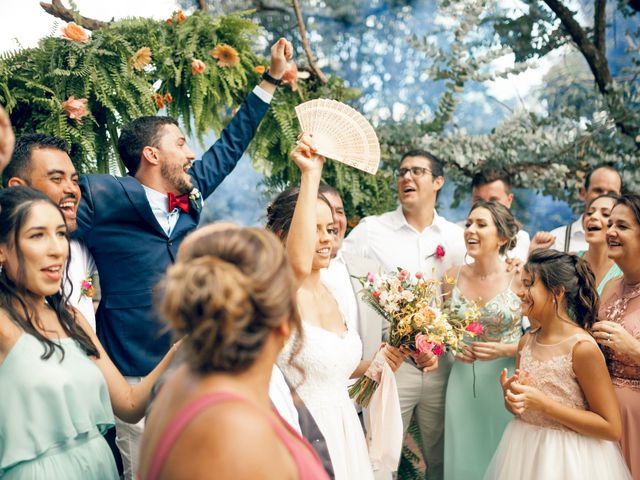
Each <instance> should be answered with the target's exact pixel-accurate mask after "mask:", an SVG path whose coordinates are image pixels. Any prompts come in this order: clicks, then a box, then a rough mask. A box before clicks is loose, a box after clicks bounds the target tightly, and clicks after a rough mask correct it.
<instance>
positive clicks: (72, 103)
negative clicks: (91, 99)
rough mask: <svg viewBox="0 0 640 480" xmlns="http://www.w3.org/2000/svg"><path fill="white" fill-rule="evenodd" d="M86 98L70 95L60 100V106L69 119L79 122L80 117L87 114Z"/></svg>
mask: <svg viewBox="0 0 640 480" xmlns="http://www.w3.org/2000/svg"><path fill="white" fill-rule="evenodd" d="M87 103H88V100H87V99H86V98H75V97H74V96H73V95H71V96H70V97H69V98H67V100H66V101H64V102H62V108H64V110H65V112H66V114H67V116H68V117H69V118H70V119H71V120H75V121H76V122H79V121H80V120H82V117H86V116H87V115H89V110H88V109H87Z"/></svg>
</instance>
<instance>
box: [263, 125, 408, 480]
mask: <svg viewBox="0 0 640 480" xmlns="http://www.w3.org/2000/svg"><path fill="white" fill-rule="evenodd" d="M314 153H315V151H314V149H313V147H312V139H311V137H310V136H309V135H307V134H305V135H304V136H303V137H302V138H301V139H300V141H299V142H298V146H297V147H296V149H295V150H294V151H293V152H292V153H291V158H292V159H293V161H294V162H295V163H296V164H297V165H298V167H299V168H300V171H301V174H302V175H301V183H300V189H299V191H298V189H290V190H287V191H285V192H282V193H281V194H280V195H279V196H278V197H277V198H276V199H275V200H274V202H273V203H272V204H271V206H270V207H269V209H268V210H267V216H268V219H267V228H269V229H270V230H272V231H273V232H275V233H276V234H277V235H279V236H280V238H282V240H283V241H284V242H285V243H286V248H287V254H288V256H289V262H290V264H291V267H292V269H293V272H294V275H295V277H296V279H297V281H298V285H299V288H298V292H297V301H298V311H299V313H300V316H301V318H302V325H303V334H304V338H303V339H302V342H300V341H299V340H300V339H296V338H292V339H290V341H289V342H288V344H287V345H286V347H285V348H284V350H283V352H282V354H281V355H280V359H279V360H278V366H279V367H280V368H281V370H282V371H283V373H284V374H285V376H287V378H288V380H289V381H290V383H291V384H292V385H293V386H294V387H296V388H297V393H298V394H299V395H300V397H301V398H302V400H303V401H304V403H305V405H306V406H307V408H308V409H309V411H310V412H311V414H312V415H313V418H314V419H315V421H316V423H317V424H318V427H319V428H320V431H321V432H322V434H323V435H324V437H325V439H326V441H327V447H328V450H329V455H330V457H331V462H332V464H333V469H334V472H335V478H336V480H368V479H373V471H372V467H371V461H370V460H369V454H368V451H367V444H366V441H365V438H364V434H363V431H362V426H361V424H360V421H359V419H358V415H357V413H356V410H355V407H354V405H353V402H352V401H351V400H350V399H349V395H348V392H347V388H348V384H349V379H350V378H358V377H360V376H361V375H362V374H363V373H364V372H365V371H366V369H367V367H368V366H369V363H370V362H368V361H361V360H360V359H361V357H362V342H361V340H360V337H359V335H358V332H357V330H356V327H355V325H349V324H347V323H346V322H345V319H344V318H345V317H344V315H342V313H341V312H340V308H339V306H338V303H337V302H336V300H335V298H334V297H333V295H332V294H331V293H330V291H329V290H328V288H327V287H326V286H325V285H324V284H323V283H322V282H321V280H320V269H322V268H326V267H327V266H328V265H329V261H330V256H331V246H332V242H333V236H334V234H335V231H334V230H335V229H334V226H333V218H332V211H331V207H330V205H329V203H328V202H327V201H326V199H324V198H323V197H319V196H318V187H319V184H320V178H321V175H322V166H323V164H324V158H322V157H319V156H316V155H315V154H314ZM383 351H384V354H385V358H386V359H387V362H388V363H389V365H390V366H391V367H392V369H393V370H396V369H397V368H398V367H399V366H400V364H401V363H402V359H403V358H402V355H401V354H400V352H399V351H397V350H396V349H393V348H391V347H389V346H385V347H384V350H383Z"/></svg>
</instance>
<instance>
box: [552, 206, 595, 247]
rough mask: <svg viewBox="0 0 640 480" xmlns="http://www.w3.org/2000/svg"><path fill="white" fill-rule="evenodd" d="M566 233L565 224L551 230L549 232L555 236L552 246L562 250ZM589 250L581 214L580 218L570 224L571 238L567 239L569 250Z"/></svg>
mask: <svg viewBox="0 0 640 480" xmlns="http://www.w3.org/2000/svg"><path fill="white" fill-rule="evenodd" d="M566 233H567V226H566V225H563V226H562V227H558V228H556V229H554V230H551V234H552V235H554V236H555V237H556V243H554V244H553V248H555V249H556V250H559V251H560V252H563V251H564V237H565V235H566ZM586 250H589V244H588V243H587V241H586V240H585V237H584V228H582V215H580V218H578V220H576V221H575V222H573V223H572V224H571V239H570V240H569V252H574V253H575V252H580V251H586Z"/></svg>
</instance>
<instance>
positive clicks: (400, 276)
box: [398, 270, 409, 282]
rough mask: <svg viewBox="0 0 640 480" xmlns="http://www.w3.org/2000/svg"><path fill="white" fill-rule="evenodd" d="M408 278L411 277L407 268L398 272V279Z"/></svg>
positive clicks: (402, 280)
mask: <svg viewBox="0 0 640 480" xmlns="http://www.w3.org/2000/svg"><path fill="white" fill-rule="evenodd" d="M407 278H409V272H407V271H406V270H400V273H398V280H400V281H401V282H404V281H405V280H406V279H407Z"/></svg>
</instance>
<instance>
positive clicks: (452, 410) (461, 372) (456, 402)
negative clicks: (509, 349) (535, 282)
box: [444, 284, 522, 480]
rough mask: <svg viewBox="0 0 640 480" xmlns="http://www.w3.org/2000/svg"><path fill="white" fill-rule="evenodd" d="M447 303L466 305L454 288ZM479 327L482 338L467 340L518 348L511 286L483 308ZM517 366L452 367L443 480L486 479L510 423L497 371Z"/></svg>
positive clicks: (504, 362)
mask: <svg viewBox="0 0 640 480" xmlns="http://www.w3.org/2000/svg"><path fill="white" fill-rule="evenodd" d="M451 298H452V305H455V308H459V309H460V310H461V311H464V310H465V308H466V307H467V306H468V301H467V300H466V299H465V298H464V297H463V296H462V295H461V293H460V290H459V289H458V287H457V285H456V286H454V287H453V290H452V292H451ZM480 322H481V323H482V326H483V327H484V331H483V333H482V335H480V336H478V337H476V338H474V339H469V341H476V342H502V343H517V342H518V341H519V340H520V337H521V336H522V325H521V323H522V313H521V311H520V299H519V298H518V296H517V295H516V294H515V293H514V292H513V291H512V290H511V284H509V287H508V288H507V289H506V290H505V291H503V292H501V293H499V294H498V295H496V296H495V297H493V298H492V299H491V300H490V301H489V302H487V303H486V304H485V306H484V307H483V308H482V311H481V317H480ZM515 366H516V360H515V358H497V359H495V360H490V361H486V362H483V361H479V360H478V361H476V362H474V363H473V364H468V363H463V362H455V363H454V365H453V368H452V369H451V376H450V377H449V383H448V385H447V396H446V403H445V424H444V425H445V426H444V478H445V480H474V479H482V477H483V476H484V472H485V470H486V469H487V467H488V466H489V462H490V461H491V458H492V457H493V454H494V453H495V451H496V449H497V448H498V444H499V443H500V440H501V438H502V433H503V431H504V429H505V428H506V427H507V424H508V423H509V422H510V421H511V418H512V415H511V414H510V413H509V412H508V411H507V410H506V409H505V407H504V399H503V395H502V387H501V386H500V380H499V379H500V372H501V371H502V369H503V368H507V369H508V370H509V372H510V373H513V371H514V369H515ZM474 375H475V379H474ZM474 382H475V392H474Z"/></svg>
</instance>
